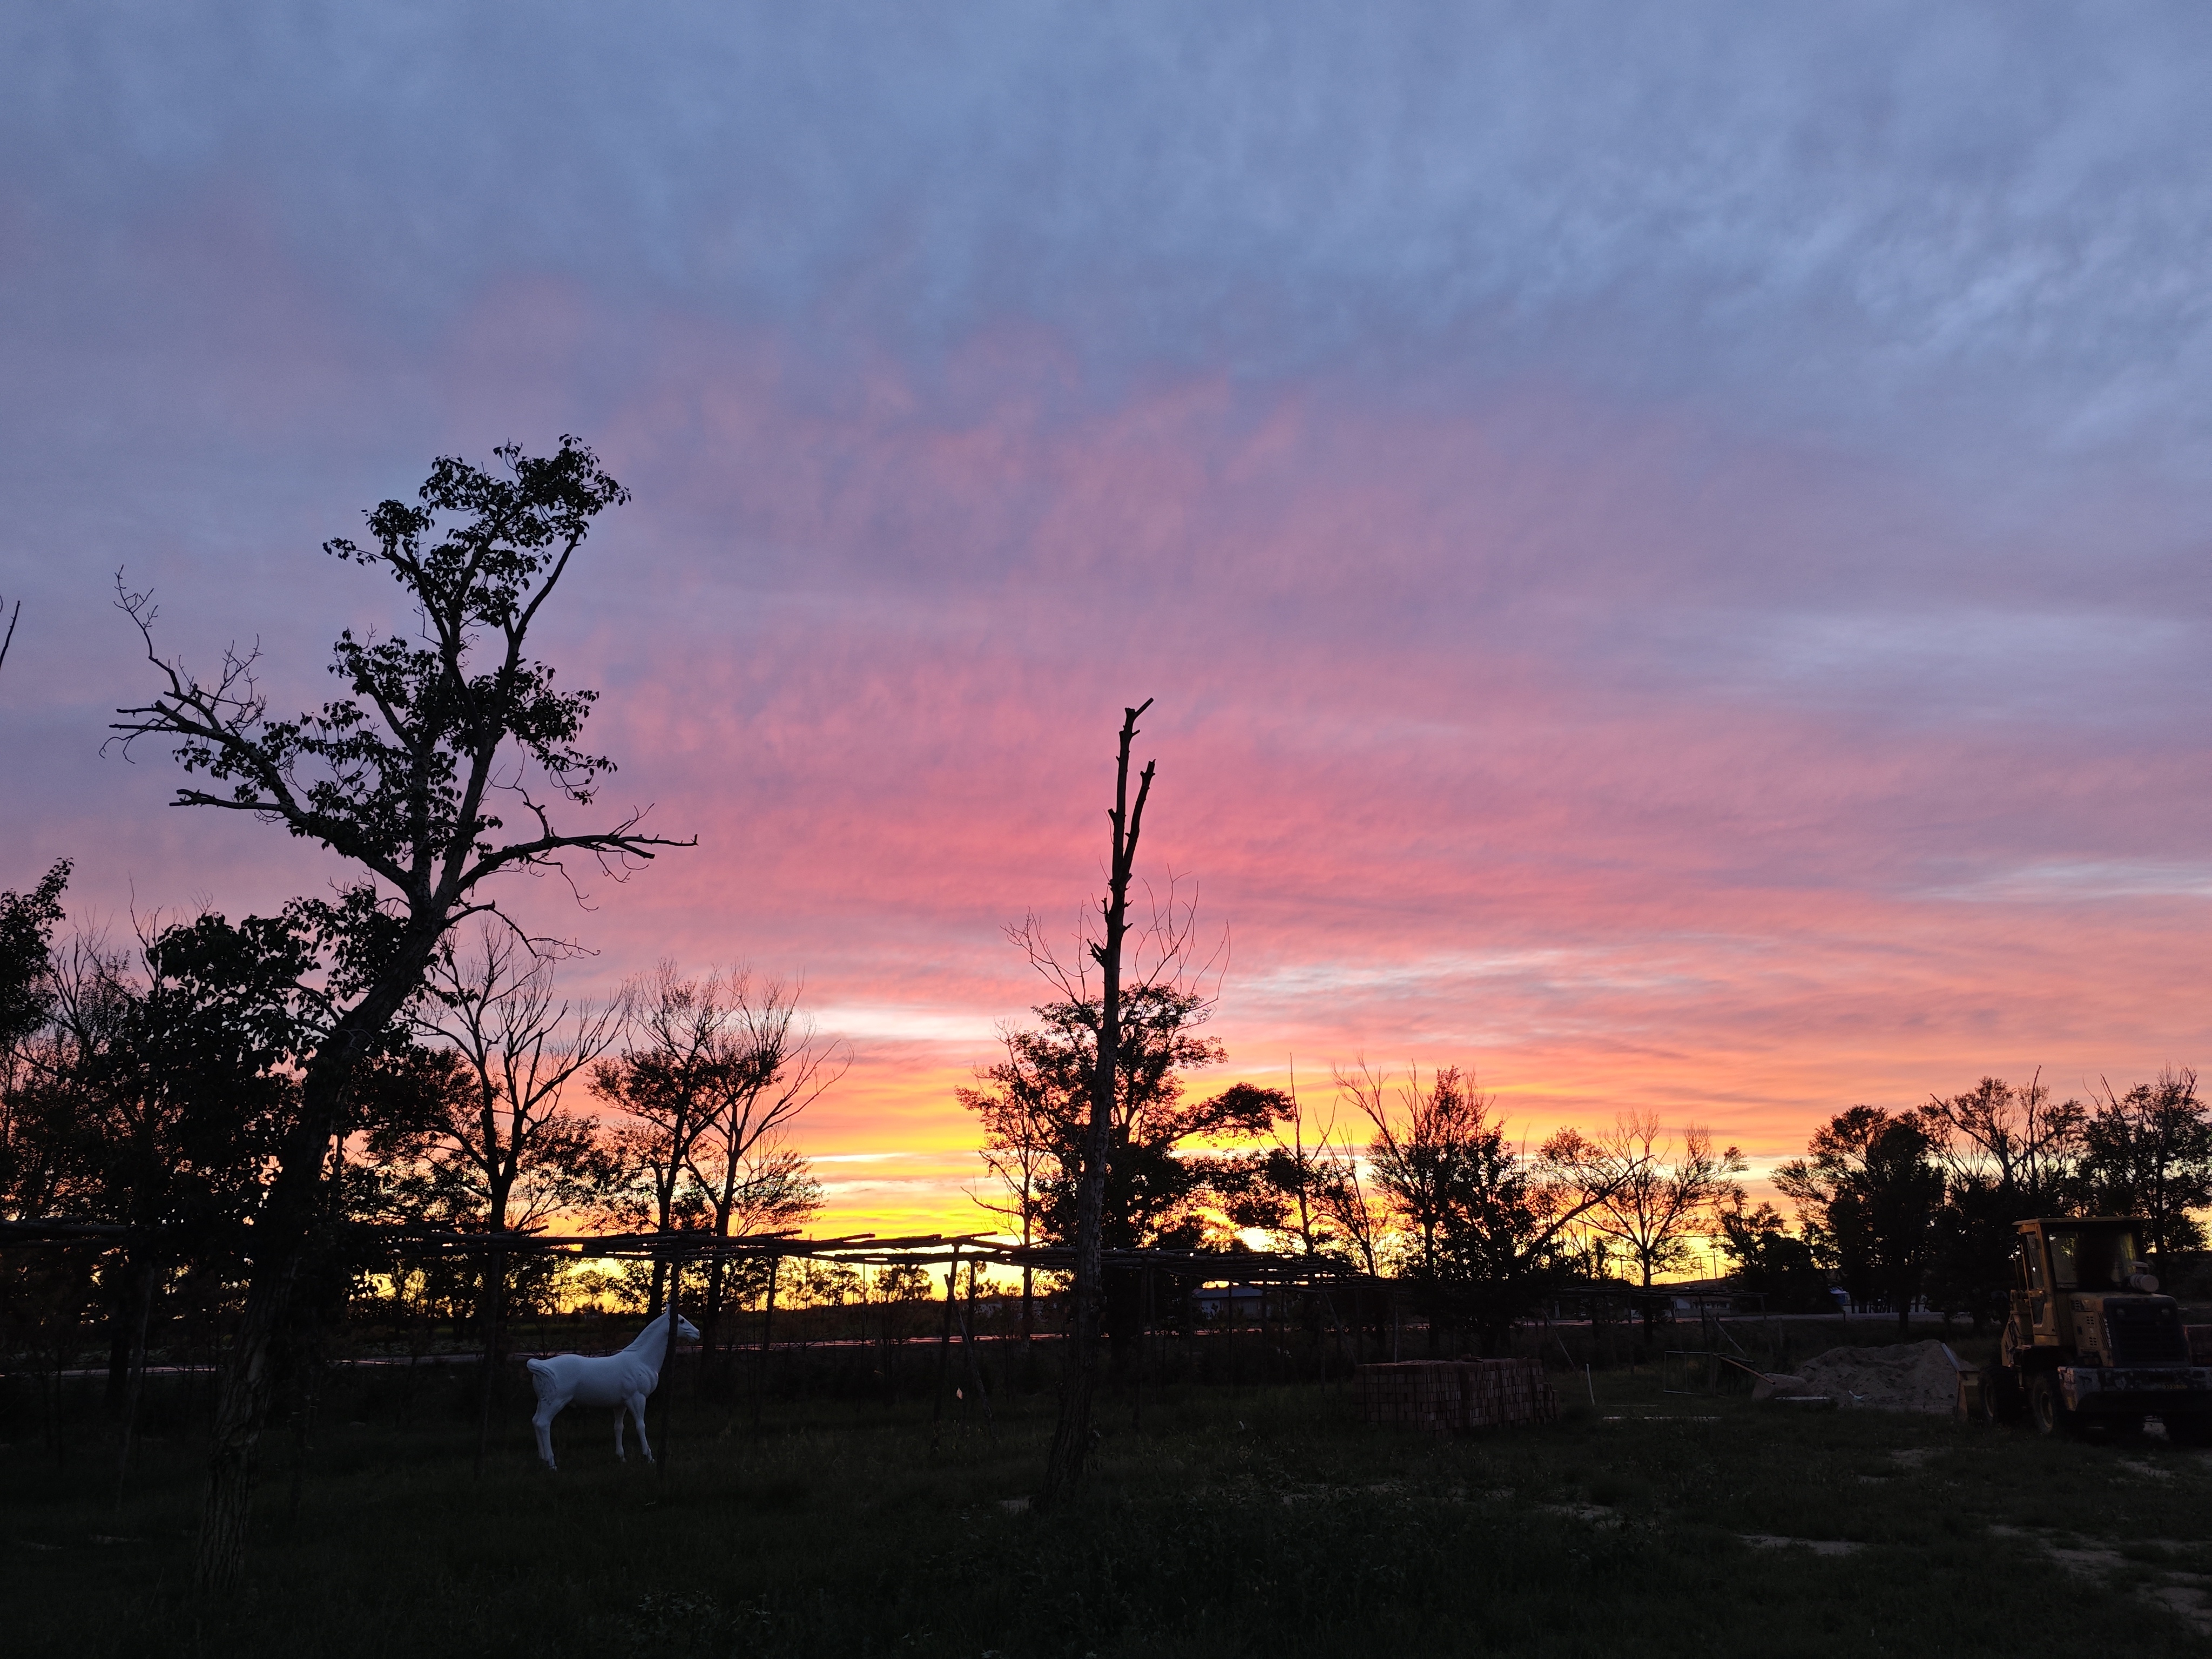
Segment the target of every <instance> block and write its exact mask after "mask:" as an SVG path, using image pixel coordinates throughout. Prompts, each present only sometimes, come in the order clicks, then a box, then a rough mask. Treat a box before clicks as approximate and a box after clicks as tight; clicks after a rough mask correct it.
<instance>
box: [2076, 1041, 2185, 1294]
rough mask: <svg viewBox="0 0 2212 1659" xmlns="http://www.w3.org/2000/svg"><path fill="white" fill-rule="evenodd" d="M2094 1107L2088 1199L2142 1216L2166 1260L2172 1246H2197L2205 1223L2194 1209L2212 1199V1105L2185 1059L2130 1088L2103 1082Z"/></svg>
mask: <svg viewBox="0 0 2212 1659" xmlns="http://www.w3.org/2000/svg"><path fill="white" fill-rule="evenodd" d="M2100 1086H2101V1088H2102V1091H2103V1092H2102V1093H2101V1094H2100V1096H2099V1097H2097V1104H2096V1110H2095V1111H2094V1112H2093V1114H2092V1115H2090V1117H2089V1119H2088V1121H2087V1122H2086V1123H2085V1124H2084V1125H2083V1127H2082V1142H2083V1150H2082V1158H2081V1184H2082V1187H2083V1189H2084V1197H2085V1198H2086V1199H2087V1207H2088V1208H2089V1209H2090V1211H2091V1212H2102V1213H2104V1214H2106V1215H2133V1216H2140V1217H2142V1220H2143V1222H2144V1224H2145V1230H2146V1231H2147V1232H2148V1238H2146V1239H2145V1240H2144V1243H2147V1244H2148V1246H2149V1247H2150V1249H2151V1251H2152V1254H2153V1257H2154V1260H2155V1261H2157V1262H2158V1264H2159V1266H2160V1268H2164V1267H2165V1266H2166V1253H2167V1252H2168V1251H2170V1250H2189V1249H2199V1248H2201V1247H2202V1246H2203V1241H2204V1228H2203V1224H2201V1223H2200V1222H2198V1221H2197V1218H2196V1217H2194V1216H2193V1215H2191V1213H2190V1212H2191V1210H2201V1209H2203V1208H2204V1207H2205V1206H2207V1205H2212V1111H2208V1110H2207V1109H2206V1106H2205V1103H2204V1102H2203V1100H2201V1099H2199V1098H2198V1097H2197V1073H2195V1072H2193V1071H2191V1070H2189V1069H2188V1068H2187V1067H2183V1068H2182V1069H2181V1070H2179V1071H2174V1070H2172V1069H2168V1070H2166V1071H2162V1072H2160V1073H2159V1074H2158V1081H2157V1082H2155V1083H2138V1084H2137V1085H2136V1086H2135V1087H2134V1088H2132V1089H2130V1090H2129V1091H2127V1093H2125V1094H2124V1095H2123V1094H2118V1093H2115V1092H2114V1091H2113V1089H2112V1085H2111V1084H2109V1083H2101V1085H2100Z"/></svg>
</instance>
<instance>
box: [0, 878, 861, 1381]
mask: <svg viewBox="0 0 2212 1659" xmlns="http://www.w3.org/2000/svg"><path fill="white" fill-rule="evenodd" d="M68 877H69V867H68V866H67V865H65V864H64V865H57V866H55V867H54V868H53V869H52V870H51V871H50V872H48V873H47V875H46V878H45V879H44V880H43V881H42V882H40V884H38V885H37V886H36V887H35V888H33V889H32V890H29V891H27V892H10V893H4V894H0V1020H4V1022H5V1023H4V1025H0V1218H6V1219H9V1220H31V1219H40V1220H51V1219H66V1220H70V1221H79V1222H98V1223H110V1224H118V1225H125V1226H128V1227H129V1228H131V1230H132V1231H131V1234H130V1235H129V1237H128V1242H127V1243H125V1245H124V1246H123V1248H121V1249H118V1250H116V1251H113V1252H110V1253H107V1254H105V1255H101V1254H97V1253H87V1252H70V1253H62V1254H52V1253H49V1254H43V1255H32V1254H30V1253H27V1252H15V1253H11V1254H10V1255H9V1256H8V1257H6V1258H5V1268H4V1273H0V1297H4V1299H5V1306H4V1312H5V1314H6V1315H7V1316H8V1317H9V1319H10V1321H11V1322H13V1323H15V1324H16V1325H18V1326H19V1327H20V1326H21V1323H22V1322H25V1321H26V1320H29V1321H33V1322H38V1323H40V1324H46V1325H52V1324H55V1323H57V1322H58V1323H64V1324H67V1325H70V1326H71V1327H74V1326H75V1325H76V1324H77V1323H79V1322H82V1320H83V1319H84V1318H85V1317H86V1316H92V1317H94V1318H95V1319H100V1320H104V1321H105V1322H106V1325H107V1326H108V1328H109V1329H110V1330H111V1331H112V1333H113V1343H112V1369H113V1371H114V1374H115V1376H116V1378H117V1380H118V1385H119V1383H120V1379H121V1377H122V1376H123V1374H124V1372H125V1368H126V1367H127V1364H128V1363H129V1357H130V1356H129V1350H130V1346H131V1336H132V1334H133V1333H136V1332H139V1331H143V1329H144V1328H145V1326H146V1324H147V1321H148V1317H149V1310H150V1308H151V1305H152V1304H153V1303H154V1301H155V1297H156V1296H157V1295H161V1294H166V1295H167V1297H170V1298H172V1299H174V1300H177V1301H179V1302H182V1303H184V1304H190V1305H191V1306H193V1307H195V1308H196V1309H197V1310H199V1311H200V1312H201V1314H202V1315H203V1316H205V1315H207V1314H209V1313H210V1312H219V1311H220V1310H222V1309H224V1308H226V1307H228V1306H229V1305H230V1304H234V1303H235V1302H236V1301H237V1299H238V1297H240V1294H241V1293H242V1289H243V1285H244V1282H245V1275H246V1263H247V1260H248V1258H249V1255H250V1251H251V1243H252V1223H253V1220H254V1218H255V1216H256V1214H257V1212H258V1211H259V1209H260V1207H261V1206H262V1204H263V1203H264V1200H265V1198H266V1188H267V1184H268V1181H269V1178H270V1174H271V1171H272V1165H273V1160H274V1158H275V1157H276V1150H277V1149H278V1148H279V1147H281V1146H283V1143H284V1139H285V1138H286V1136H287V1135H288V1134H289V1133H291V1132H292V1130H293V1129H294V1128H295V1126H296V1122H297V1118H298V1115H299V1110H300V1081H301V1071H302V1065H303V1060H304V1059H305V1057H306V1056H307V1055H308V1054H312V1053H313V1050H314V1048H316V1046H317V1045H318V1044H319V1043H320V1042H323V1041H324V1040H325V1035H326V1032H327V1029H328V1024H329V1019H330V996H329V994H328V992H327V991H326V990H325V989H324V988H322V986H323V976H322V975H319V974H318V973H317V972H316V968H317V965H318V964H317V960H316V956H315V952H314V951H313V942H312V940H311V939H309V938H307V936H306V935H305V933H304V931H303V930H302V929H301V927H299V926H298V925H297V924H296V922H295V921H293V920H291V919H288V918H282V917H280V918H276V919H273V920H272V919H268V918H258V917H257V918H249V919H247V920H246V921H243V922H240V923H235V924H234V923H232V922H230V921H228V920H226V919H225V918H224V917H222V916H221V915H212V914H210V915H200V916H196V917H193V918H191V920H189V921H176V922H169V923H166V924H156V925H152V926H149V927H146V928H145V929H144V930H143V933H141V934H138V935H137V936H134V937H133V938H132V939H131V940H130V942H129V944H128V945H127V946H126V945H117V944H116V943H114V942H112V941H111V940H110V939H106V938H105V937H102V936H100V935H97V934H88V933H77V934H75V935H70V936H66V937H59V938H58V937H57V935H58V932H59V928H60V924H61V923H62V921H63V897H64V890H65V886H66V883H67V880H68ZM555 973H556V968H555V963H554V961H553V959H552V958H551V957H549V956H546V955H544V954H540V953H538V952H534V951H532V950H531V949H529V948H528V947H527V946H526V945H525V943H524V942H523V941H521V940H520V939H518V937H517V936H516V935H515V934H514V933H513V931H512V930H510V929H508V928H507V927H503V926H501V925H500V924H498V923H496V922H487V923H486V924H484V925H483V926H482V927H479V928H478V929H477V930H476V931H475V932H473V933H471V934H470V935H469V936H467V937H466V939H465V940H461V941H456V940H453V939H448V940H447V941H446V942H445V943H444V945H442V946H441V949H440V950H439V951H438V952H437V954H436V955H435V957H434V958H433V960H432V963H431V966H430V971H429V973H428V975H427V977H426V979H425V981H424V983H423V986H422V991H421V993H420V994H419V995H418V996H417V997H416V998H415V999H414V1000H411V1001H410V1003H409V1004H407V1005H406V1006H405V1007H404V1010H403V1012H402V1017H401V1018H399V1019H398V1020H396V1021H395V1022H394V1023H393V1024H392V1026H391V1027H390V1029H389V1030H387V1031H386V1034H385V1036H384V1038H383V1041H382V1042H380V1045H379V1047H378V1048H377V1051H376V1052H375V1053H374V1054H373V1055H372V1056H370V1057H369V1058H368V1060H367V1061H366V1062H365V1063H364V1064H363V1066H362V1068H361V1069H360V1071H359V1073H358V1074H357V1077H356V1084H355V1086H354V1090H353V1093H352V1100H351V1109H350V1112H349V1118H348V1121H347V1122H346V1124H345V1126H344V1129H345V1132H344V1133H343V1134H342V1135H340V1136H339V1137H337V1139H335V1140H334V1141H333V1143H332V1145H331V1151H330V1155H329V1167H328V1169H327V1170H326V1172H325V1188H324V1191H325V1219H326V1221H327V1222H328V1223H329V1224H330V1229H329V1231H330V1234H331V1237H332V1238H333V1239H334V1240H335V1239H336V1238H337V1237H338V1236H339V1232H340V1230H341V1229H342V1228H343V1225H344V1224H347V1223H372V1224H398V1225H419V1226H427V1227H435V1228H449V1229H453V1230H457V1231H465V1232H507V1231H518V1232H532V1231H540V1230H542V1229H544V1227H546V1226H547V1225H549V1224H550V1223H552V1222H554V1221H555V1220H556V1218H557V1219H558V1221H559V1222H560V1224H561V1225H562V1226H564V1227H574V1228H577V1229H580V1230H582V1231H693V1230H704V1231H713V1232H714V1233H717V1234H720V1235H723V1236H728V1235H731V1234H745V1233H752V1232H761V1231H775V1230H777V1229H780V1228H793V1227H799V1226H803V1225H805V1223H806V1222H807V1221H808V1220H809V1219H810V1218H811V1217H812V1216H813V1215H815V1214H816V1213H817V1212H818V1210H819V1209H820V1207H821V1204H822V1193H821V1188H820V1186H819V1184H818V1182H817V1181H816V1179H815V1178H814V1176H813V1174H812V1172H811V1169H810V1168H809V1165H808V1163H807V1160H806V1158H805V1157H804V1156H803V1155H802V1154H801V1152H799V1150H798V1149H797V1148H796V1147H795V1146H793V1144H792V1142H791V1139H790V1132H791V1130H792V1128H793V1125H794V1123H795V1121H796V1120H797V1119H798V1118H799V1115H800V1114H801V1113H802V1112H803V1111H804V1110H805V1108H806V1107H807V1106H808V1105H809V1104H811V1103H812V1102H813V1101H814V1100H815V1099H816V1098H817V1097H819V1096H820V1095H821V1093H822V1092H823V1090H825V1089H826V1088H827V1087H829V1085H830V1084H831V1083H833V1082H834V1081H835V1080H836V1078H837V1077H838V1076H839V1074H840V1073H841V1072H842V1069H843V1066H844V1057H843V1054H842V1050H841V1048H839V1047H838V1046H837V1045H836V1044H833V1043H829V1042H824V1041H823V1040H822V1039H821V1038H820V1037H819V1036H818V1035H817V1033H816V1031H815V1030H814V1029H813V1027H812V1025H811V1022H810V1021H809V1020H808V1019H807V1018H806V1017H805V1014H804V1013H803V1012H801V1011H800V1010H799V1007H798V1006H796V1004H795V1002H794V1000H793V997H792V995H791V994H790V992H789V991H788V990H787V988H786V987H783V986H782V985H781V984H779V983H776V982H775V981H757V980H754V979H753V978H751V977H750V976H749V975H744V974H742V973H738V974H732V975H720V974H714V975H705V976H690V977H687V976H685V975H681V974H679V973H678V972H677V971H676V970H675V969H673V968H672V967H671V966H668V965H665V964H664V965H663V966H661V967H660V968H659V969H657V970H656V971H654V972H653V973H651V974H647V975H641V976H640V977H639V978H637V979H635V980H633V981H631V982H630V983H629V984H628V985H626V986H625V987H623V990H622V992H621V994H619V995H618V996H617V998H616V999H615V1000H613V1001H612V1002H611V1003H606V1004H602V1005H593V1004H591V1003H587V1002H580V1001H578V1002H572V1001H569V1000H565V999H562V997H560V996H559V995H558V994H557V993H556V986H555ZM556 1265H557V1264H556V1263H554V1262H552V1261H549V1260H547V1259H545V1258H542V1257H531V1256H516V1257H513V1258H510V1259H509V1261H507V1265H506V1268H505V1275H506V1276H505V1280H504V1300H503V1305H505V1306H507V1307H509V1308H512V1309H513V1310H517V1311H549V1310H550V1309H551V1307H552V1305H553V1304H554V1303H555V1301H556V1297H558V1295H559V1294H560V1292H561V1290H562V1287H560V1286H557V1285H556V1284H555V1283H554V1282H553V1277H552V1276H553V1274H554V1273H555V1271H556ZM324 1279H325V1283H323V1284H322V1285H321V1286H320V1291H321V1295H320V1297H319V1300H320V1301H321V1302H322V1303H323V1304H329V1303H331V1301H332V1300H333V1299H341V1300H342V1299H347V1298H350V1297H354V1296H356V1295H358V1294H360V1293H362V1288H363V1286H364V1285H365V1283H366V1282H367V1281H368V1280H370V1279H380V1280H381V1281H383V1282H384V1283H385V1284H386V1285H390V1286H391V1287H392V1291H393V1293H395V1294H398V1295H401V1296H404V1297H408V1298H409V1299H410V1301H411V1302H412V1303H413V1304H414V1306H415V1307H416V1309H418V1310H421V1311H422V1312H423V1313H425V1314H428V1315H434V1316H447V1317H453V1318H461V1317H465V1316H474V1315H475V1314H476V1313H477V1310H478V1308H479V1304H480V1303H481V1301H482V1300H483V1298H484V1297H485V1296H486V1292H487V1281H486V1279H485V1276H484V1267H483V1262H482V1261H470V1260H463V1259H457V1258H450V1257H436V1256H433V1257H429V1258H427V1259H422V1260H419V1261H411V1262H410V1261H402V1260H401V1259H400V1258H399V1257H398V1256H396V1255H394V1254H393V1253H392V1252H391V1251H390V1250H388V1249H386V1250H378V1249H366V1250H364V1249H337V1248H335V1246H334V1247H333V1249H332V1250H331V1252H329V1253H328V1254H327V1255H326V1258H325V1273H324ZM568 1288H569V1289H570V1290H571V1291H573V1289H574V1287H573V1286H572V1287H568ZM597 1288H599V1290H600V1291H602V1293H605V1294H611V1296H612V1297H614V1298H615V1299H616V1300H617V1301H618V1302H619V1303H621V1304H624V1305H631V1306H635V1307H639V1308H648V1307H657V1306H658V1304H659V1297H660V1293H661V1286H660V1285H659V1283H658V1282H657V1281H656V1280H655V1279H653V1277H652V1275H651V1273H650V1270H649V1269H647V1268H645V1267H642V1266H635V1267H631V1268H630V1269H629V1277H628V1278H615V1277H607V1276H603V1277H602V1281H601V1283H600V1284H599V1285H598V1286H597ZM702 1288H703V1289H704V1290H705V1291H706V1293H707V1296H708V1302H707V1304H706V1306H705V1307H704V1308H703V1309H702V1310H699V1311H700V1313H701V1314H702V1317H705V1318H707V1319H708V1320H709V1321H710V1322H711V1319H712V1317H713V1315H714V1313H715V1312H716V1311H718V1310H719V1309H720V1305H721V1304H722V1302H723V1300H724V1298H725V1297H726V1296H729V1297H744V1296H748V1295H750V1294H751V1293H752V1292H753V1291H755V1290H756V1289H757V1287H755V1286H752V1285H750V1284H745V1283H733V1284H728V1285H726V1284H725V1283H724V1281H723V1279H722V1278H721V1277H720V1275H717V1274H711V1273H710V1274H709V1276H708V1283H707V1284H706V1285H704V1286H703V1287H702Z"/></svg>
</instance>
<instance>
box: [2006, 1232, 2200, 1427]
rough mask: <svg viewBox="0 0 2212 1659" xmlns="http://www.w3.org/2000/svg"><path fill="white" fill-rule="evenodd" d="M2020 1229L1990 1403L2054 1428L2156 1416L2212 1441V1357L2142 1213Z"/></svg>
mask: <svg viewBox="0 0 2212 1659" xmlns="http://www.w3.org/2000/svg"><path fill="white" fill-rule="evenodd" d="M2014 1233H2015V1237H2014V1239H2013V1254H2012V1271H2013V1283H2012V1294H2011V1302H2012V1311H2011V1315H2010V1316H2009V1317H2008V1319H2007V1320H2006V1322H2005V1329H2004V1339H2003V1342H2002V1346H2000V1348H1999V1350H1998V1354H1999V1358H1998V1363H1997V1364H1995V1365H1993V1366H1991V1367H1990V1368H1989V1370H1987V1371H1986V1372H1984V1374H1983V1376H1981V1378H1979V1379H1978V1380H1979V1381H1980V1383H1981V1384H1982V1387H1981V1393H1982V1396H1983V1405H1984V1409H1986V1410H1987V1411H1988V1412H1989V1413H1990V1415H1991V1416H1994V1417H1999V1418H2018V1417H2021V1416H2023V1415H2024V1416H2026V1417H2027V1419H2028V1420H2029V1421H2030V1422H2031V1423H2033V1425H2035V1427H2036V1429H2037V1431H2039V1433H2043V1434H2049V1435H2057V1434H2069V1433H2073V1432H2075V1431H2079V1430H2081V1429H2083V1428H2086V1427H2090V1426H2101V1427H2106V1428H2111V1429H2118V1430H2136V1429H2140V1428H2141V1427H2142V1423H2143V1419H2145V1418H2146V1417H2155V1418H2157V1419H2159V1420H2160V1422H2162V1423H2163V1424H2165V1425H2166V1437H2167V1438H2169V1439H2171V1440H2174V1441H2178V1442H2179V1443H2182V1444H2184V1445H2205V1444H2212V1366H2206V1365H2198V1364H2191V1358H2190V1341H2189V1334H2188V1333H2187V1332H2186V1331H2185V1329H2184V1328H2183V1327H2182V1323H2181V1308H2180V1305H2179V1304H2178V1303H2176V1302H2175V1301H2174V1299H2173V1298H2172V1297H2170V1296H2160V1294H2158V1280H2157V1279H2155V1278H2154V1276H2153V1275H2152V1273H2151V1271H2150V1267H2149V1264H2148V1262H2147V1261H2144V1260H2143V1256H2142V1249H2141V1243H2140V1241H2141V1240H2142V1237H2143V1228H2142V1223H2141V1222H2139V1221H2134V1220H2130V1219H2128V1218H2124V1217H2113V1216H2100V1217H2093V1218H2065V1219H2057V1220H2039V1221H2022V1222H2019V1223H2017V1224H2015V1227H2014Z"/></svg>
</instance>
